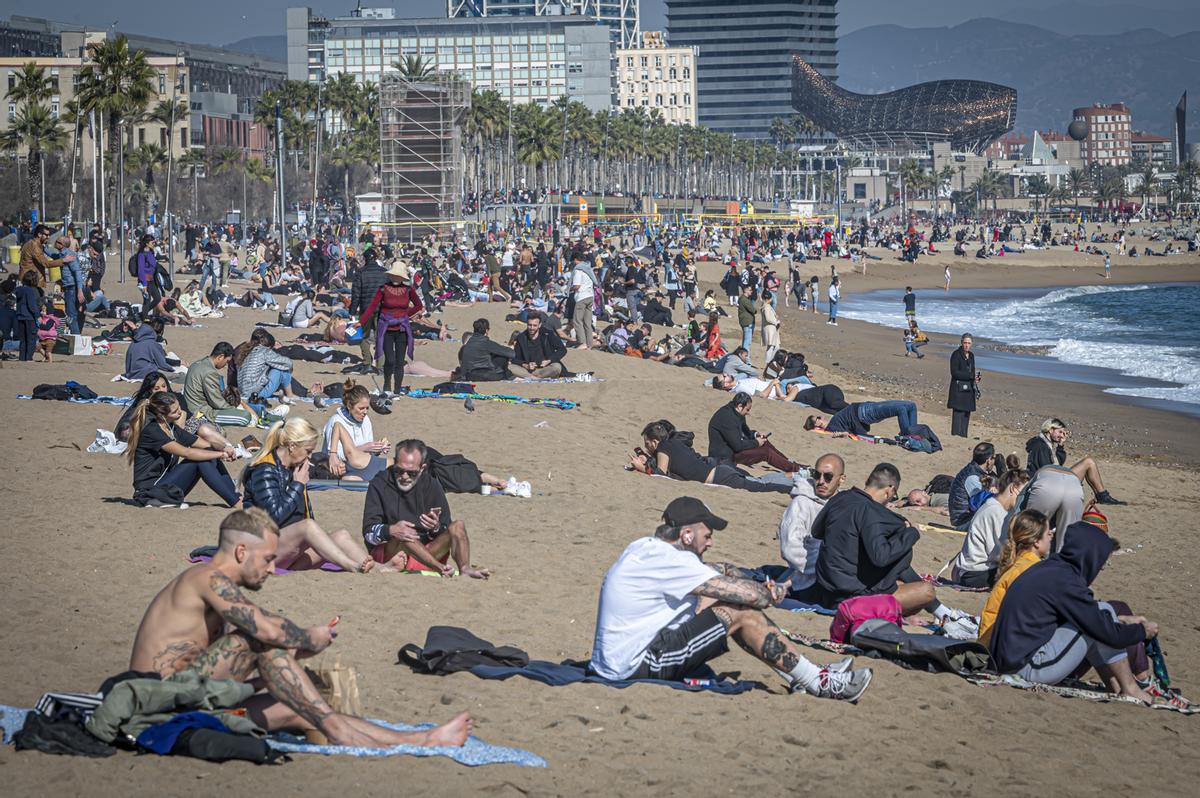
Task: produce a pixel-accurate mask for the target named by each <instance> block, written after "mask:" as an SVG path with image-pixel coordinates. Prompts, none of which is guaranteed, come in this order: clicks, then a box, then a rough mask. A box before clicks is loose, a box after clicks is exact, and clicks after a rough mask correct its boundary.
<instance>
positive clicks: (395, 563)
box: [388, 552, 408, 571]
mask: <svg viewBox="0 0 1200 798" xmlns="http://www.w3.org/2000/svg"><path fill="white" fill-rule="evenodd" d="M388 565H390V566H392V567H393V568H395V569H396V570H397V571H403V570H404V569H405V568H406V567H407V566H408V555H407V554H405V553H404V552H400V553H399V554H397V555H396V556H395V557H393V558H392V559H390V560H388Z"/></svg>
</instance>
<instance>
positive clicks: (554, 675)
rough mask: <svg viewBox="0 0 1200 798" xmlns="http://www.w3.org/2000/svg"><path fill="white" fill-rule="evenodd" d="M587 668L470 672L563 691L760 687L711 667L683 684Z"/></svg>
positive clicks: (537, 665) (567, 665) (535, 664)
mask: <svg viewBox="0 0 1200 798" xmlns="http://www.w3.org/2000/svg"><path fill="white" fill-rule="evenodd" d="M587 664H588V663H587V662H577V661H575V660H563V661H562V662H559V663H554V662H549V661H548V660H540V659H534V660H530V661H529V664H528V665H526V666H524V667H522V668H515V667H503V666H499V665H478V666H476V667H474V668H471V670H470V671H469V672H470V673H472V674H474V675H475V676H478V677H479V678H480V679H500V680H504V679H508V678H511V677H513V676H520V677H523V678H525V679H532V680H533V681H535V682H541V683H542V684H548V685H550V686H552V687H563V686H566V685H568V684H579V683H581V682H586V683H588V684H603V685H606V686H608V687H616V688H618V689H624V688H626V687H629V686H631V685H635V684H657V685H662V686H664V687H670V688H672V689H674V690H687V691H688V692H693V693H698V692H710V693H720V694H722V695H736V694H738V693H745V692H747V691H749V690H753V689H754V688H755V686H756V685H755V683H754V682H748V681H740V680H738V681H735V680H733V679H724V678H721V677H718V676H717V674H716V673H714V672H713V670H712V669H711V668H709V667H708V666H704V667H703V668H701V669H700V670H698V671H696V672H695V673H694V674H692V676H690V677H688V678H687V679H684V680H683V681H678V682H672V681H667V680H666V679H605V678H604V677H602V676H597V675H595V674H593V673H589V672H588V669H587Z"/></svg>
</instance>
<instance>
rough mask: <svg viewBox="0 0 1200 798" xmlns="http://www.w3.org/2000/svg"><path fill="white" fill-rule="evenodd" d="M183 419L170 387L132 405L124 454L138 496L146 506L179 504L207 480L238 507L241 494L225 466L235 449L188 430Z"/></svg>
mask: <svg viewBox="0 0 1200 798" xmlns="http://www.w3.org/2000/svg"><path fill="white" fill-rule="evenodd" d="M185 420H186V414H185V413H184V412H183V408H182V407H180V405H179V399H178V398H177V397H176V396H175V394H173V393H171V392H170V391H161V392H159V393H155V394H152V395H151V396H150V397H149V398H148V399H146V400H144V401H143V402H142V403H141V404H140V405H138V407H137V409H136V410H135V411H134V413H133V417H132V418H131V419H130V421H129V447H128V449H126V455H125V456H126V459H127V460H128V461H129V463H130V465H132V466H133V500H134V502H136V503H137V504H139V505H141V506H143V507H145V506H151V507H167V506H175V505H180V504H182V502H183V500H184V499H185V498H187V495H188V493H190V492H191V490H192V488H194V487H196V483H197V482H199V481H200V480H204V484H205V485H208V486H209V487H210V488H212V490H213V492H214V493H216V494H217V495H218V496H220V497H221V500H222V501H224V502H225V503H226V504H227V505H229V506H230V507H240V506H241V500H242V497H241V496H239V495H238V492H237V487H236V486H235V485H234V484H233V479H231V478H230V476H229V472H228V471H226V470H225V463H226V462H230V461H232V460H236V459H237V455H236V454H234V452H233V449H230V448H216V446H214V445H213V444H212V443H210V442H209V441H207V440H204V439H203V438H200V437H198V436H196V435H193V434H192V433H190V432H188V431H187V430H186V429H184V428H183V427H182V426H180V424H181V422H183V421H185Z"/></svg>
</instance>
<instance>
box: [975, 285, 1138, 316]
mask: <svg viewBox="0 0 1200 798" xmlns="http://www.w3.org/2000/svg"><path fill="white" fill-rule="evenodd" d="M1152 287H1153V286H1149V285H1079V286H1075V287H1072V288H1059V289H1057V290H1054V291H1051V292H1050V293H1048V294H1046V295H1045V296H1040V297H1037V298H1036V299H1017V300H1013V301H1011V302H1006V303H1004V304H1003V305H1001V306H1000V307H997V308H993V309H992V310H989V311H988V312H987V313H986V314H984V315H986V316H989V317H992V318H997V319H1007V318H1020V317H1025V316H1028V315H1031V314H1033V313H1037V312H1038V311H1039V310H1042V309H1045V308H1052V307H1053V306H1055V305H1058V304H1060V303H1062V302H1065V301H1067V300H1068V299H1074V298H1075V297H1080V296H1091V295H1093V294H1112V293H1126V292H1131V291H1149V290H1150V289H1151V288H1152Z"/></svg>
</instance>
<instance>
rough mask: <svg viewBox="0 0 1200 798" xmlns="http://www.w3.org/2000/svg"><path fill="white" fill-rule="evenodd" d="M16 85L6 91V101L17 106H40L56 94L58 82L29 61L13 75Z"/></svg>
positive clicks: (42, 68)
mask: <svg viewBox="0 0 1200 798" xmlns="http://www.w3.org/2000/svg"><path fill="white" fill-rule="evenodd" d="M10 74H13V73H10ZM15 77H16V83H15V84H14V85H13V87H12V88H11V89H9V91H8V101H9V102H10V103H15V104H17V105H41V104H42V103H44V102H46V101H47V100H49V99H50V98H51V97H53V96H54V95H55V94H58V81H57V80H56V79H55V78H53V77H51V76H49V75H47V74H46V68H45V67H40V66H38V65H37V63H36V62H34V61H30V62H29V63H27V64H25V65H24V66H22V67H21V70H20V71H19V72H17V73H15Z"/></svg>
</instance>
